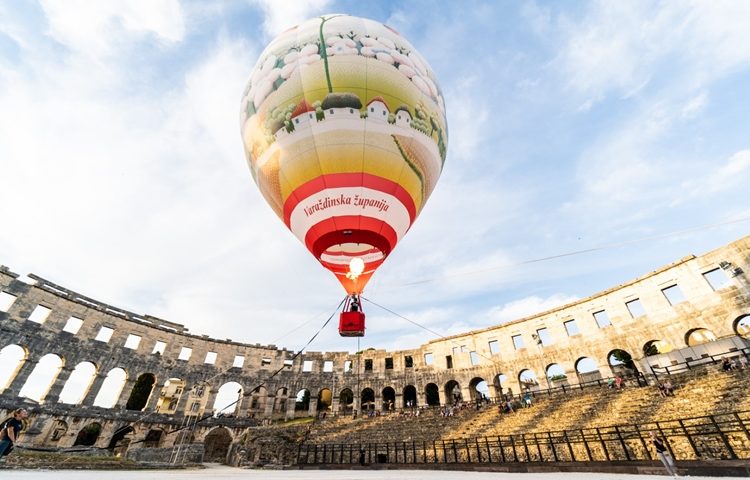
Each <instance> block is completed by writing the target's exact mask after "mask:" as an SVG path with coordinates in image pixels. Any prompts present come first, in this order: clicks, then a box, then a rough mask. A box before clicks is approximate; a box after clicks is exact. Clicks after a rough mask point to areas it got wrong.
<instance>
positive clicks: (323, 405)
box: [317, 388, 333, 412]
mask: <svg viewBox="0 0 750 480" xmlns="http://www.w3.org/2000/svg"><path fill="white" fill-rule="evenodd" d="M332 401H333V394H332V393H331V390H330V389H328V388H324V389H322V390H321V391H320V392H318V407H317V409H318V411H319V412H327V411H328V410H329V409H330V408H331V403H332Z"/></svg>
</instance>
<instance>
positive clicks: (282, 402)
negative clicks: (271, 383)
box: [273, 387, 289, 413]
mask: <svg viewBox="0 0 750 480" xmlns="http://www.w3.org/2000/svg"><path fill="white" fill-rule="evenodd" d="M287 395H289V391H288V390H287V388H286V387H281V388H279V389H278V390H276V395H274V399H273V411H274V413H284V412H285V411H286V399H287Z"/></svg>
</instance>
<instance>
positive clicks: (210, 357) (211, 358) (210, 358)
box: [203, 352, 217, 365]
mask: <svg viewBox="0 0 750 480" xmlns="http://www.w3.org/2000/svg"><path fill="white" fill-rule="evenodd" d="M216 357H217V354H216V352H206V358H205V359H204V360H203V363H207V364H208V365H213V364H214V363H216Z"/></svg>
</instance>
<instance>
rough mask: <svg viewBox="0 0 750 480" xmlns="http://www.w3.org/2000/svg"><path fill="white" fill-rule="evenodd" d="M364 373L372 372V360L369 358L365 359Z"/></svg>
mask: <svg viewBox="0 0 750 480" xmlns="http://www.w3.org/2000/svg"><path fill="white" fill-rule="evenodd" d="M365 372H372V359H371V358H366V359H365Z"/></svg>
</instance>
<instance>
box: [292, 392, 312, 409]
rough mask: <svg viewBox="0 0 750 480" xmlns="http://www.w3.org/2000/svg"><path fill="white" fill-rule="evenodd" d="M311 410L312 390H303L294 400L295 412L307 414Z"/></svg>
mask: <svg viewBox="0 0 750 480" xmlns="http://www.w3.org/2000/svg"><path fill="white" fill-rule="evenodd" d="M308 410H310V390H308V389H306V388H303V389H302V390H300V391H299V392H297V398H296V399H295V400H294V411H295V412H306V411H308Z"/></svg>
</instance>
